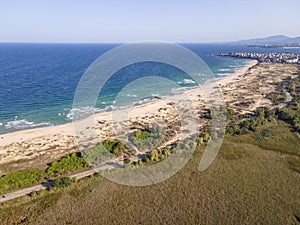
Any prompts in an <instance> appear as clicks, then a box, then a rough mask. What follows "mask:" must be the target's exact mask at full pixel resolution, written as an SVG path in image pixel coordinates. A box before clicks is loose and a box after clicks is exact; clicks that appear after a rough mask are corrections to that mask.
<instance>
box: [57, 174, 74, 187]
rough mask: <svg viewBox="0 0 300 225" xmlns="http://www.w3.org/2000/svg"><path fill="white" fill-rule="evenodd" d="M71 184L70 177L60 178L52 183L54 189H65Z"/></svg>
mask: <svg viewBox="0 0 300 225" xmlns="http://www.w3.org/2000/svg"><path fill="white" fill-rule="evenodd" d="M71 184H72V179H71V178H70V177H60V178H57V179H56V180H54V181H53V187H54V188H65V187H68V186H69V185H71Z"/></svg>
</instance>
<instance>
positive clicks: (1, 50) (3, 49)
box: [0, 43, 300, 133]
mask: <svg viewBox="0 0 300 225" xmlns="http://www.w3.org/2000/svg"><path fill="white" fill-rule="evenodd" d="M182 45H183V46H184V47H187V48H189V49H190V50H192V51H193V52H194V53H196V54H197V55H198V56H200V57H201V58H202V59H203V60H204V61H205V62H206V64H207V65H208V66H209V67H210V69H211V70H212V71H213V73H214V74H215V77H216V78H219V77H222V76H225V75H227V74H229V73H232V72H234V71H235V70H237V69H239V68H241V67H242V66H244V65H246V64H247V63H248V60H243V59H232V58H224V57H216V56H213V54H215V53H219V52H224V53H227V52H232V51H247V52H286V51H288V52H295V53H300V49H271V48H268V49H262V48H248V47H243V46H231V45H216V44H182ZM116 46H117V44H22V43H0V133H7V132H12V131H15V130H19V129H27V128H30V127H40V126H49V125H56V124H62V123H66V122H69V121H70V120H71V119H72V111H71V109H72V104H73V97H74V93H75V90H76V87H77V85H78V82H79V80H80V78H81V77H82V75H83V74H84V72H85V70H86V69H87V68H88V67H89V65H90V64H91V63H92V62H93V61H94V60H96V59H97V58H98V57H99V56H101V55H102V54H103V53H105V52H106V51H108V50H110V49H112V48H114V47H116ZM151 75H152V76H153V75H160V76H162V77H166V78H168V79H171V80H173V81H175V82H176V83H177V84H178V85H180V86H181V87H182V88H189V87H193V86H194V85H195V84H194V83H193V81H192V80H191V79H189V77H188V76H187V75H186V74H185V73H183V72H182V71H180V70H179V69H177V68H175V67H171V66H168V65H163V64H161V63H150V62H145V63H138V64H134V65H131V66H128V67H126V68H124V69H122V70H120V71H118V72H117V73H116V74H115V75H114V76H113V77H112V78H111V79H110V80H109V81H108V83H107V84H106V86H105V87H104V88H103V90H102V92H101V95H100V96H101V97H100V98H99V100H98V103H97V108H98V109H99V111H100V110H111V109H114V99H115V96H116V94H117V93H118V92H119V91H120V89H121V88H122V87H124V85H126V84H128V83H130V82H131V81H134V80H135V79H137V78H140V77H145V76H151ZM140 91H141V90H140ZM168 93H176V90H166V87H165V86H162V87H160V86H159V84H157V85H156V88H155V90H153V93H152V94H153V95H164V94H165V95H167V94H168ZM128 96H129V97H132V101H133V102H135V101H139V102H142V101H147V100H149V99H148V98H146V99H140V98H139V96H136V95H134V94H133V95H132V96H130V94H128ZM149 97H151V96H149Z"/></svg>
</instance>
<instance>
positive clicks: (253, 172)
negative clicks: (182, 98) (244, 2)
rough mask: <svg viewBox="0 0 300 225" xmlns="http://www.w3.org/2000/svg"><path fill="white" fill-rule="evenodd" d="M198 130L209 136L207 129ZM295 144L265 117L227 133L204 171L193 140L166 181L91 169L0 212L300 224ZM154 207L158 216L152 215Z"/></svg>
mask: <svg viewBox="0 0 300 225" xmlns="http://www.w3.org/2000/svg"><path fill="white" fill-rule="evenodd" d="M201 136H202V137H203V138H204V139H205V140H209V137H208V134H202V135H201ZM279 143H280V145H279V146H278V144H279ZM186 144H189V143H186ZM299 144H300V142H299V137H297V133H296V132H294V131H293V128H292V127H291V125H290V124H288V123H286V122H284V121H282V120H274V121H270V122H266V123H265V124H264V125H262V126H260V127H258V128H257V129H256V130H255V131H252V132H249V133H247V134H243V135H226V137H225V140H224V142H223V145H222V148H221V150H220V154H219V155H218V156H217V159H216V160H215V161H214V162H213V164H212V165H211V167H209V169H208V170H206V171H205V172H204V173H201V172H199V171H198V169H197V168H198V165H199V160H200V159H201V158H202V154H203V151H204V148H205V143H204V144H202V145H200V144H198V146H197V148H196V151H195V153H194V156H193V157H192V159H191V160H190V161H189V162H188V163H187V165H186V166H185V167H184V168H183V169H182V170H181V171H179V172H178V173H177V174H176V175H174V176H173V177H171V178H170V179H168V180H166V181H165V182H162V183H159V184H156V185H151V186H147V187H130V186H124V185H119V184H115V183H113V182H111V181H109V180H107V179H105V178H103V177H102V176H100V175H95V176H92V177H89V178H85V179H84V180H79V181H77V182H72V183H70V184H68V185H67V186H66V188H56V189H53V190H50V191H43V192H42V193H41V194H38V195H34V196H33V197H24V198H21V199H19V200H18V201H14V200H13V201H10V202H7V203H5V204H2V205H1V204H0V220H1V223H2V224H13V223H21V221H27V223H29V224H40V223H42V222H43V221H45V220H46V219H47V218H48V219H49V218H50V216H52V217H51V221H52V222H53V223H66V224H68V223H69V224H72V223H73V224H79V223H80V224H84V223H88V224H92V223H93V222H95V221H97V222H98V223H105V221H107V219H108V218H109V220H110V222H111V223H114V224H124V223H125V224H135V223H144V224H153V223H159V224H163V223H172V224H178V223H179V221H184V222H185V223H188V224H215V223H218V221H220V220H222V223H224V224H240V223H243V224H255V223H260V224H297V223H298V222H297V218H299V216H300V212H299V210H298V209H299V207H300V205H299V201H298V199H299V197H300V196H299V192H297V191H295V187H296V186H298V185H299V179H298V178H297V177H298V173H297V170H296V168H299V160H298V161H297V159H299V156H297V155H296V152H298V146H299ZM283 146H284V147H283ZM278 149H281V151H280V154H278ZM160 152H161V153H162V151H160ZM149 156H150V155H149ZM159 157H160V156H159V151H154V152H153V153H152V159H153V160H154V163H155V162H156V161H155V160H157V159H158V160H159ZM279 159H280V160H279ZM60 183H64V181H63V182H62V181H60V182H58V184H59V185H58V186H60ZM67 183H68V182H67ZM62 186H64V185H62ZM249 196H251V198H249ZM141 201H143V207H140V204H139V203H140V202H141ZM70 204H72V207H68V206H69V205H70ZM129 205H130V207H128V206H129ZM257 205H259V206H260V207H259V210H257ZM270 208H272V209H274V210H270ZM237 209H238V212H239V213H238V214H237V213H236V212H237V211H236V210H237ZM157 210H159V214H158V215H159V216H157V217H155V218H154V217H151V216H150V215H153V213H155V212H156V211H157ZM99 211H101V215H99V213H97V212H99ZM120 211H121V212H122V213H119V212H120ZM249 211H251V214H249ZM70 215H74V216H70ZM191 215H193V216H191ZM145 217H147V220H144V218H145ZM241 221H242V222H241Z"/></svg>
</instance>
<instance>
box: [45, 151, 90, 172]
mask: <svg viewBox="0 0 300 225" xmlns="http://www.w3.org/2000/svg"><path fill="white" fill-rule="evenodd" d="M88 166H89V164H88V163H87V161H86V160H85V159H84V158H83V157H82V155H81V153H80V152H75V153H72V154H70V155H68V156H66V157H63V158H62V159H61V160H59V161H57V162H53V163H51V165H50V167H49V168H48V169H47V170H46V171H47V173H48V174H49V175H54V174H58V173H59V174H63V173H66V172H69V171H74V170H78V169H82V168H86V167H88Z"/></svg>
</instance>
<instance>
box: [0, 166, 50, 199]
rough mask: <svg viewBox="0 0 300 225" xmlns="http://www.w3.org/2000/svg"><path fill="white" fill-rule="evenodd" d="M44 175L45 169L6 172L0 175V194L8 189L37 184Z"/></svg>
mask: <svg viewBox="0 0 300 225" xmlns="http://www.w3.org/2000/svg"><path fill="white" fill-rule="evenodd" d="M45 176H46V173H45V171H42V170H38V169H33V168H28V169H25V170H23V171H18V172H12V173H9V174H6V175H5V176H2V177H0V194H4V193H6V192H7V191H9V190H13V189H17V188H24V187H29V186H32V185H34V184H38V183H39V182H41V181H43V180H44V179H45Z"/></svg>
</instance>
